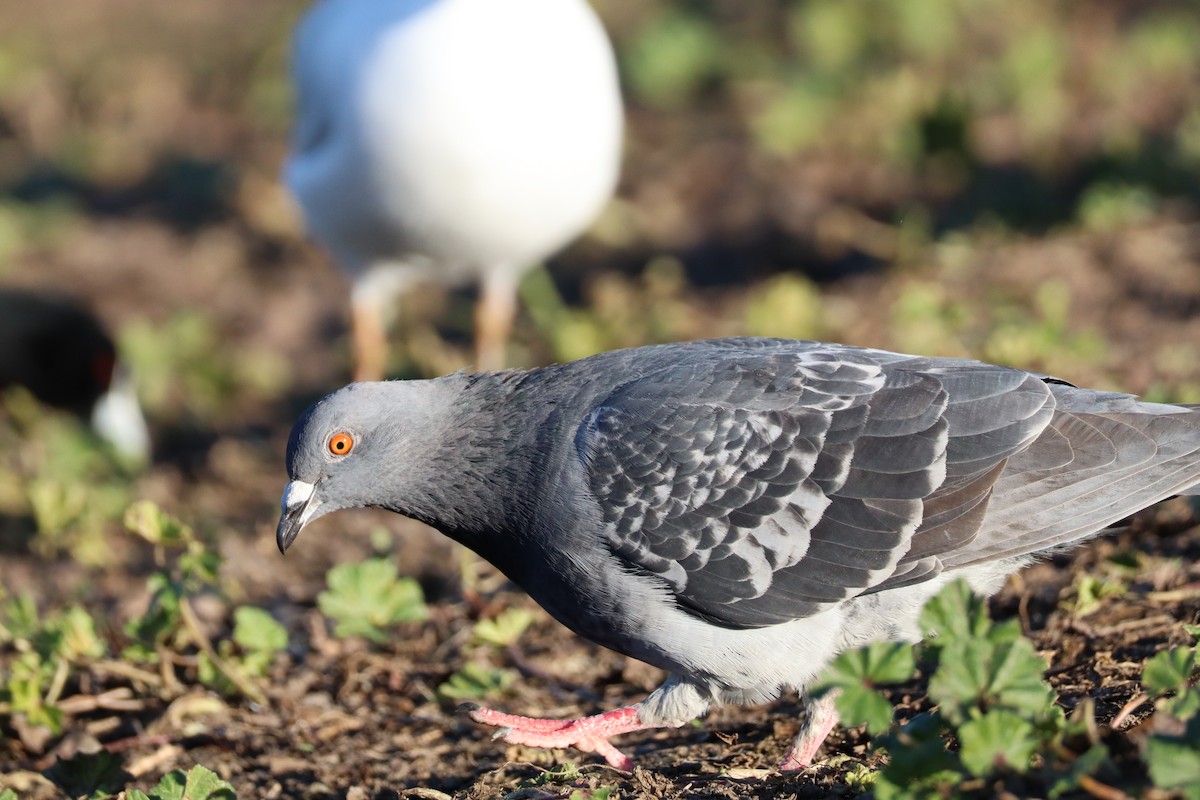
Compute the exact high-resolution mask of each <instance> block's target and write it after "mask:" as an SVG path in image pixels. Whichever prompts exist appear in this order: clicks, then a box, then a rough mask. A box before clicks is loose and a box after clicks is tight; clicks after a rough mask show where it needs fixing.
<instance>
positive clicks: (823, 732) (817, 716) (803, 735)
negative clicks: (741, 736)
mask: <svg viewBox="0 0 1200 800" xmlns="http://www.w3.org/2000/svg"><path fill="white" fill-rule="evenodd" d="M835 697H837V692H836V691H835V692H830V693H828V694H826V695H825V696H824V697H822V698H821V699H820V700H810V701H808V702H807V703H805V705H806V706H807V712H808V713H807V714H806V716H805V719H804V725H803V727H801V728H800V734H799V735H798V736H797V737H796V741H794V742H792V746H791V747H789V748H788V751H787V752H786V753H785V754H784V756H783V760H782V761H780V762H779V769H780V771H784V772H786V771H789V770H800V769H807V768H808V767H809V766H810V765H811V764H812V762H813V757H814V756H816V754H817V751H818V750H820V749H821V745H822V744H824V742H825V737H827V736H828V735H829V732H830V731H831V730H833V726H835V725H837V724H838V712H837V706H836V705H834V702H833V701H834V698H835Z"/></svg>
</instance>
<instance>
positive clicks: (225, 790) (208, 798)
mask: <svg viewBox="0 0 1200 800" xmlns="http://www.w3.org/2000/svg"><path fill="white" fill-rule="evenodd" d="M147 800H237V794H236V793H235V792H234V790H233V786H232V785H230V784H229V783H227V782H226V781H223V780H221V778H220V776H219V775H217V773H215V772H213V771H212V770H211V769H209V768H208V767H203V766H200V765H196V766H194V767H192V768H191V769H190V770H189V771H188V772H187V773H184V771H183V770H181V769H177V770H174V771H172V772H168V773H167V774H166V775H164V776H163V777H162V780H160V781H159V782H158V785H157V786H155V787H154V788H153V789H151V790H150V795H149V797H148V798H147Z"/></svg>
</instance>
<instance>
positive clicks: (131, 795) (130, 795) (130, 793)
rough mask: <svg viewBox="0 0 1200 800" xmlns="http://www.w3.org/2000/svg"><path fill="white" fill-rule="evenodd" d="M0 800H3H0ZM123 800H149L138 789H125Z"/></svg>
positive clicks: (147, 796)
mask: <svg viewBox="0 0 1200 800" xmlns="http://www.w3.org/2000/svg"><path fill="white" fill-rule="evenodd" d="M0 800H3V799H2V798H0ZM125 800H150V797H149V795H147V794H146V793H145V792H143V791H141V790H139V789H126V790H125Z"/></svg>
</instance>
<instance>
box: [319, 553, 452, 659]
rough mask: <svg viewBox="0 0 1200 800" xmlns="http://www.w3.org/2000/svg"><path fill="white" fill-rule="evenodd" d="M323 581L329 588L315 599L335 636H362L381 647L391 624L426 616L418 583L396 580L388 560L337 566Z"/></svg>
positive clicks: (417, 619) (422, 594) (397, 578)
mask: <svg viewBox="0 0 1200 800" xmlns="http://www.w3.org/2000/svg"><path fill="white" fill-rule="evenodd" d="M325 580H326V583H327V585H328V587H329V588H328V589H327V590H326V591H324V592H321V594H320V595H318V596H317V605H318V607H319V608H320V609H321V613H323V614H324V615H325V616H327V617H329V618H331V619H333V620H334V622H335V625H334V629H333V630H334V633H335V634H336V635H338V636H362V637H363V638H365V639H369V640H370V641H372V642H375V643H376V644H382V643H383V642H385V641H387V637H388V629H389V628H391V627H392V626H393V625H398V624H399V623H401V622H419V621H421V620H423V619H425V618H426V617H427V616H428V614H429V610H428V609H427V608H426V607H425V596H424V593H423V592H422V591H421V586H420V584H418V583H417V582H416V581H415V580H413V579H412V578H401V577H399V575H398V572H397V570H396V564H395V563H394V562H393V561H391V560H390V559H386V558H369V559H367V560H366V561H362V562H360V563H357V564H339V565H338V566H336V567H334V568H333V569H331V570H329V573H328V575H326V578H325Z"/></svg>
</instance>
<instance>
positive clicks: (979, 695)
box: [929, 639, 1054, 724]
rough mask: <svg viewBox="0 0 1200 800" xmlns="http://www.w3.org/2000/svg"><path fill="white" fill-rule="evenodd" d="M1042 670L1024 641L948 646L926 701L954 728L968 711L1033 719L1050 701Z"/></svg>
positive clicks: (1042, 664) (961, 642)
mask: <svg viewBox="0 0 1200 800" xmlns="http://www.w3.org/2000/svg"><path fill="white" fill-rule="evenodd" d="M1045 669H1046V664H1045V662H1043V661H1042V659H1041V658H1039V657H1038V655H1037V653H1036V652H1034V649H1033V644H1032V643H1031V642H1030V641H1029V640H1028V639H1018V640H1016V641H1011V642H1001V643H999V644H996V643H993V642H990V641H987V640H978V639H975V640H972V639H965V640H954V641H951V642H948V643H947V644H946V645H944V646H943V648H942V653H941V657H940V659H939V662H938V668H937V671H936V672H935V673H934V675H933V677H932V678H931V679H930V681H929V696H930V697H932V698H933V699H934V701H935V702H937V703H939V704H941V705H942V707H943V709H944V711H945V714H946V717H947V719H949V720H950V721H952V722H954V723H956V724H961V723H962V722H964V721H965V720H966V719H967V718H968V716H969V713H968V712H969V710H970V709H972V708H978V709H981V710H988V709H991V708H1007V709H1010V710H1013V711H1017V712H1023V713H1024V714H1026V715H1028V716H1031V717H1033V718H1038V717H1040V716H1041V715H1043V714H1044V713H1045V711H1046V709H1047V708H1049V707H1050V704H1051V703H1052V702H1053V699H1054V694H1053V692H1052V691H1051V690H1050V687H1049V686H1048V685H1047V684H1046V683H1045V681H1044V680H1043V678H1042V673H1043V672H1044V671H1045Z"/></svg>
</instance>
